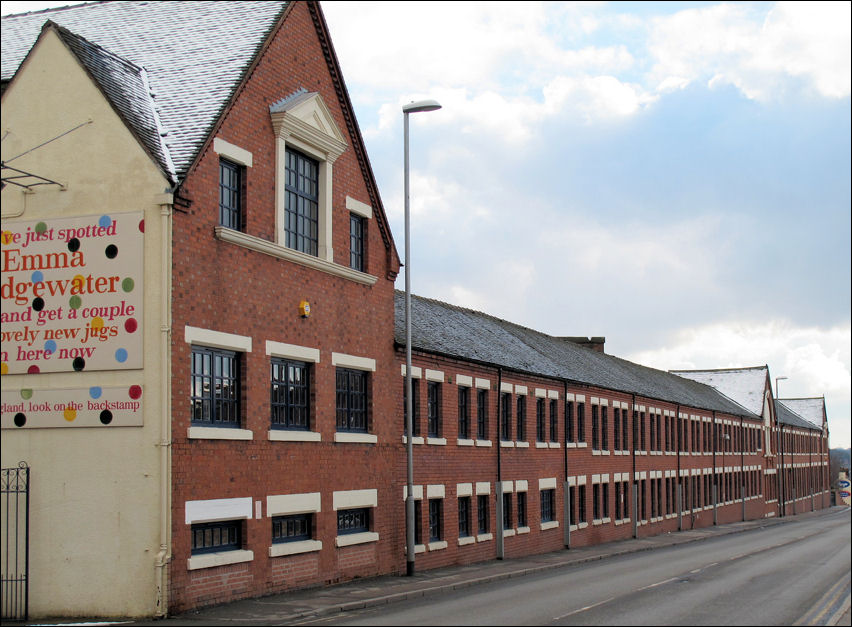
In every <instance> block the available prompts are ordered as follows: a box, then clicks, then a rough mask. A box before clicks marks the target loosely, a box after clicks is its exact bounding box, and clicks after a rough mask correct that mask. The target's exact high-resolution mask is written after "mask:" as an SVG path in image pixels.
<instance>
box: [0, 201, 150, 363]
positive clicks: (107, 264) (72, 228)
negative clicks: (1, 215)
mask: <svg viewBox="0 0 852 627" xmlns="http://www.w3.org/2000/svg"><path fill="white" fill-rule="evenodd" d="M144 232H145V222H144V220H143V215H142V213H141V212H137V213H119V214H107V215H96V216H82V217H75V218H54V219H45V220H40V221H33V222H5V223H4V224H3V227H2V232H0V265H2V275H0V296H2V313H0V318H2V338H0V339H2V342H0V354H2V366H0V367H2V374H21V373H29V374H38V373H40V372H69V371H78V372H79V371H88V370H119V369H120V370H124V369H134V368H141V367H142V306H143V294H142V292H143V289H142V288H143V282H142V267H143V244H144Z"/></svg>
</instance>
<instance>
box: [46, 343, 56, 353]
mask: <svg viewBox="0 0 852 627" xmlns="http://www.w3.org/2000/svg"><path fill="white" fill-rule="evenodd" d="M44 350H45V352H48V353H55V352H56V342H55V341H54V340H47V341H46V342H45V343H44Z"/></svg>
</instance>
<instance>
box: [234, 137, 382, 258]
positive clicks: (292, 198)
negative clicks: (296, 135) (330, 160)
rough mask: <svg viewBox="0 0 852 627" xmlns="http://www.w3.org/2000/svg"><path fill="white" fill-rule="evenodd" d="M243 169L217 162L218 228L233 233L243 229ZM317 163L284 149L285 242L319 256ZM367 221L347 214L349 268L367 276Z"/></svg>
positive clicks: (285, 244)
mask: <svg viewBox="0 0 852 627" xmlns="http://www.w3.org/2000/svg"><path fill="white" fill-rule="evenodd" d="M246 172H247V170H246V166H244V165H241V164H238V163H234V162H232V161H229V160H227V159H225V158H221V157H220V159H219V224H220V225H222V226H224V227H226V228H229V229H233V230H235V231H244V230H245V227H246V211H247V206H246V205H247V203H246V177H247V174H246ZM319 184H320V180H319V163H318V162H317V161H316V160H314V159H311V158H310V157H308V156H306V155H304V154H302V153H300V152H298V151H296V150H292V149H290V148H288V149H286V166H285V184H284V188H285V203H284V220H283V221H284V229H283V231H284V241H283V245H284V246H285V247H287V248H290V249H292V250H297V251H299V252H302V253H305V254H306V255H311V256H313V257H317V256H319V252H320V228H321V224H320V222H321V219H322V216H321V214H320V205H319V193H320V189H319ZM366 234H367V226H366V218H365V217H364V216H363V215H358V214H356V213H351V212H350V214H349V267H350V268H352V269H353V270H357V271H358V272H366V259H367V238H366Z"/></svg>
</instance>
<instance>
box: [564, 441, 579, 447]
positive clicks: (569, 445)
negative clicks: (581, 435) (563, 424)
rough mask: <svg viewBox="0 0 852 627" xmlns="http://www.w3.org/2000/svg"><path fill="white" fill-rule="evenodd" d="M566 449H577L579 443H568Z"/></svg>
mask: <svg viewBox="0 0 852 627" xmlns="http://www.w3.org/2000/svg"><path fill="white" fill-rule="evenodd" d="M565 448H577V443H576V442H566V443H565Z"/></svg>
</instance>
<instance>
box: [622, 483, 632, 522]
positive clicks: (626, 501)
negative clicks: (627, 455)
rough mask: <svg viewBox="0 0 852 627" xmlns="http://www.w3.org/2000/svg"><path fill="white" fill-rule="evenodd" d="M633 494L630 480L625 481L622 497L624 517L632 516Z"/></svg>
mask: <svg viewBox="0 0 852 627" xmlns="http://www.w3.org/2000/svg"><path fill="white" fill-rule="evenodd" d="M632 498H633V496H632V495H631V494H630V482H628V481H624V482H622V484H621V499H622V510H623V511H622V513H621V515H622V517H623V518H630V500H631V499H632Z"/></svg>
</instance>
